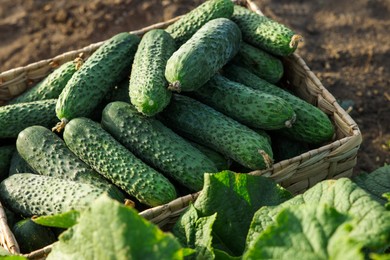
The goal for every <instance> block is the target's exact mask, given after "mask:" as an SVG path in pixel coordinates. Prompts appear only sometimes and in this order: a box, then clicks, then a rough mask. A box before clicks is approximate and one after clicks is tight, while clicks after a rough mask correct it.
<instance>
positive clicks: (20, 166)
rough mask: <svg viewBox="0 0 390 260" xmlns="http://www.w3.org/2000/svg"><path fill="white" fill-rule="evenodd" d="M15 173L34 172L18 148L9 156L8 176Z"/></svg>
mask: <svg viewBox="0 0 390 260" xmlns="http://www.w3.org/2000/svg"><path fill="white" fill-rule="evenodd" d="M16 173H35V171H34V170H33V169H32V168H31V166H30V165H28V163H27V162H26V160H24V159H23V158H22V157H21V156H20V154H19V153H18V150H16V151H15V152H14V154H13V155H12V158H11V165H10V166H9V172H8V176H11V175H13V174H16Z"/></svg>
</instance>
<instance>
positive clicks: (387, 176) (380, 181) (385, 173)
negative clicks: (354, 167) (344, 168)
mask: <svg viewBox="0 0 390 260" xmlns="http://www.w3.org/2000/svg"><path fill="white" fill-rule="evenodd" d="M352 180H353V181H354V182H355V183H356V184H357V185H358V186H359V187H360V188H362V189H364V190H365V191H366V192H368V193H370V194H371V195H372V197H373V198H374V199H375V200H376V201H378V202H379V203H381V204H385V203H386V200H385V199H384V198H383V197H382V195H383V194H384V193H386V192H390V165H385V166H382V167H380V168H378V169H376V170H375V171H373V172H371V173H363V174H360V175H357V176H355V177H354V178H353V179H352Z"/></svg>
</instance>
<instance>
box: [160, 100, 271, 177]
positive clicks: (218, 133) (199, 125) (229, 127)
mask: <svg viewBox="0 0 390 260" xmlns="http://www.w3.org/2000/svg"><path fill="white" fill-rule="evenodd" d="M161 120H163V122H164V123H165V124H166V125H168V126H169V127H170V128H172V129H174V130H175V131H177V132H178V133H180V134H182V135H183V136H185V137H187V138H188V139H191V140H193V141H196V142H198V143H200V144H202V145H205V146H208V147H210V148H212V149H214V150H216V151H218V152H220V153H222V154H224V155H226V156H228V157H229V158H232V159H233V160H235V161H236V162H238V163H240V164H241V165H243V166H245V167H248V168H250V169H253V170H255V169H265V168H267V167H269V166H270V164H272V157H273V154H272V149H271V145H270V144H269V143H268V140H267V139H266V138H264V137H263V136H261V135H259V134H257V133H256V132H254V131H253V130H251V129H249V128H248V127H246V126H244V125H242V124H240V123H238V122H237V121H235V120H233V119H231V118H230V117H227V116H225V115H224V114H222V113H220V112H218V111H216V110H214V109H212V108H211V107H209V106H207V105H205V104H202V103H200V102H199V101H196V100H194V99H192V98H189V97H187V96H181V95H174V96H173V97H172V100H171V103H170V104H169V105H168V106H167V108H166V109H165V110H164V111H163V112H162V113H161ZM262 154H266V157H267V158H264V156H262Z"/></svg>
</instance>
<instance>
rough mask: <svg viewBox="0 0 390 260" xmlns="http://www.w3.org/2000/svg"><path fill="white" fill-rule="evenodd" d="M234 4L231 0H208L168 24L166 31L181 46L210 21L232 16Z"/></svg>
mask: <svg viewBox="0 0 390 260" xmlns="http://www.w3.org/2000/svg"><path fill="white" fill-rule="evenodd" d="M233 6H234V4H233V2H232V1H231V0H208V1H206V2H204V3H203V4H201V5H199V6H198V7H196V8H195V9H193V10H192V11H191V12H189V13H187V14H185V15H183V16H182V17H181V18H180V19H179V20H178V21H176V22H174V23H173V24H171V25H170V26H168V27H167V28H166V31H167V32H168V33H170V34H171V35H172V37H173V38H174V39H175V41H176V44H177V46H181V45H182V44H183V43H185V42H186V41H188V39H190V38H191V36H192V35H194V34H195V33H196V31H198V30H199V29H200V28H201V27H202V26H203V25H204V24H206V23H207V22H208V21H210V20H213V19H216V18H230V17H231V16H232V14H233Z"/></svg>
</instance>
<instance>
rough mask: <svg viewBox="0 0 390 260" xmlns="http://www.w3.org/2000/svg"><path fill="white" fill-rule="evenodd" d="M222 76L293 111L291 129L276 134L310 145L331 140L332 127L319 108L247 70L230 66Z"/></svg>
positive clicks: (281, 130)
mask: <svg viewBox="0 0 390 260" xmlns="http://www.w3.org/2000/svg"><path fill="white" fill-rule="evenodd" d="M223 72H224V76H226V77H228V78H229V79H231V80H234V81H237V82H240V83H242V84H244V85H246V86H248V87H251V88H253V89H258V90H261V91H264V92H266V93H269V94H272V95H275V96H278V97H281V98H283V99H285V100H286V101H287V102H289V104H290V105H291V107H292V108H293V109H294V111H295V113H296V115H297V118H296V120H295V123H294V124H293V126H292V127H291V128H284V129H280V130H277V132H278V133H280V134H282V135H284V136H287V137H289V138H291V139H294V140H297V141H302V142H307V143H310V144H321V143H324V142H328V141H330V140H331V139H332V137H333V134H334V131H335V130H334V126H333V125H332V122H331V120H330V119H329V117H328V116H327V115H326V114H325V113H324V112H323V111H321V110H320V109H319V108H317V107H315V106H313V105H312V104H310V103H308V102H306V101H305V100H303V99H300V98H299V97H297V96H294V95H293V94H291V93H289V92H287V91H285V90H283V89H281V88H279V87H277V86H275V85H272V84H270V83H268V82H267V81H265V80H262V79H260V78H259V77H257V76H256V75H254V74H252V73H251V72H249V71H248V70H247V69H244V68H241V67H238V66H234V65H230V66H227V67H225V68H224V70H223Z"/></svg>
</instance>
